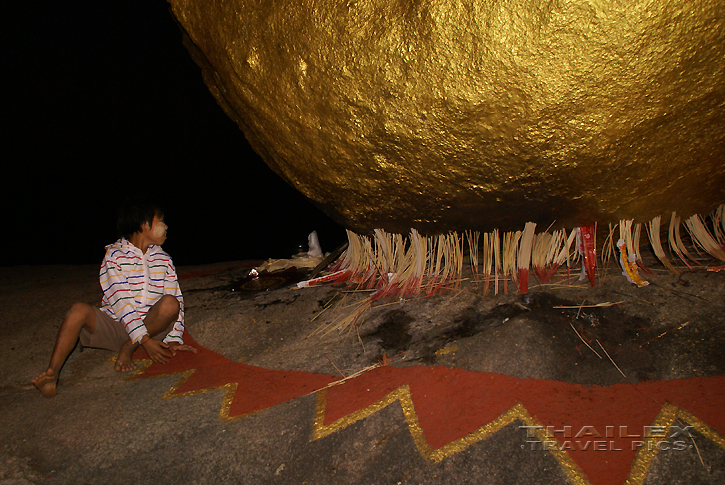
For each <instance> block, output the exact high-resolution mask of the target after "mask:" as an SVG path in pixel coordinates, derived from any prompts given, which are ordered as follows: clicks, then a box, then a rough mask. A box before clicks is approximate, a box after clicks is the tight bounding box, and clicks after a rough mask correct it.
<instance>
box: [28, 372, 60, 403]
mask: <svg viewBox="0 0 725 485" xmlns="http://www.w3.org/2000/svg"><path fill="white" fill-rule="evenodd" d="M32 382H33V385H34V386H35V387H37V388H38V390H39V391H40V393H41V394H43V396H45V397H53V396H55V395H56V394H57V391H56V389H55V387H56V384H57V383H58V376H57V375H56V374H55V372H54V371H53V369H48V370H47V371H45V372H43V373H42V374H40V375H39V376H38V377H36V378H35V379H33V381H32Z"/></svg>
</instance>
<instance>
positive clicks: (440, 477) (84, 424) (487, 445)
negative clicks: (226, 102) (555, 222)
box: [0, 257, 725, 485]
mask: <svg viewBox="0 0 725 485" xmlns="http://www.w3.org/2000/svg"><path fill="white" fill-rule="evenodd" d="M648 258H649V259H647V260H646V262H647V264H648V266H649V267H651V268H653V272H654V274H653V275H651V276H648V279H649V280H650V281H651V284H650V285H649V286H648V287H645V288H636V287H634V286H633V285H631V284H629V283H627V281H626V280H625V279H624V278H623V277H622V276H621V275H620V272H619V270H618V269H617V268H616V267H615V266H612V265H610V266H609V267H608V268H605V269H599V273H598V279H597V286H596V287H595V288H591V287H590V286H589V285H588V283H587V284H585V283H581V282H578V281H577V280H576V276H572V277H571V278H570V279H569V280H567V278H566V277H565V276H563V275H562V274H559V275H557V277H556V278H555V280H556V282H555V283H550V284H548V285H536V284H534V283H535V281H532V284H531V285H530V292H529V295H527V296H526V298H522V297H521V296H518V295H516V294H515V292H513V291H511V290H512V288H509V293H508V294H507V295H503V294H500V295H498V296H491V295H488V296H483V294H482V293H483V292H482V289H481V288H480V287H478V288H477V287H475V286H474V285H472V283H471V280H470V279H469V280H467V281H464V282H463V283H462V284H461V288H460V289H459V290H457V291H454V292H450V293H447V294H442V295H435V296H433V297H430V298H416V299H413V300H406V301H395V302H389V303H388V304H386V305H380V306H377V307H375V308H373V309H372V310H371V311H370V312H369V313H367V314H366V315H365V319H364V320H363V322H362V324H361V325H359V327H357V328H355V329H354V330H352V331H349V332H348V331H343V332H339V331H331V332H330V333H329V334H327V335H325V336H323V335H321V333H322V332H319V331H320V330H324V329H327V328H330V327H332V326H334V325H335V322H337V321H339V319H340V318H342V317H345V316H347V315H349V314H350V312H351V311H352V309H353V308H354V304H355V303H359V302H360V301H362V299H363V298H364V297H365V295H366V294H365V293H362V292H353V291H349V289H348V288H347V287H342V286H324V287H319V288H308V289H298V288H296V285H294V282H295V281H296V280H297V279H299V278H302V277H304V274H300V273H296V272H288V273H286V274H283V275H281V276H279V275H278V276H277V277H276V278H275V279H264V278H263V279H256V280H255V279H252V278H250V277H249V276H248V273H249V269H250V267H251V265H252V264H253V263H252V262H230V263H225V264H217V265H208V266H203V267H182V268H179V274H180V275H181V277H182V278H183V279H182V280H181V286H182V290H183V292H184V297H185V303H186V322H187V330H188V331H189V332H190V334H191V335H192V336H193V338H194V340H195V341H196V342H198V343H199V344H200V345H202V346H203V347H205V348H207V349H210V350H211V351H213V352H216V353H217V354H220V355H221V356H223V357H226V358H227V359H229V360H230V361H232V362H243V363H245V364H249V365H252V366H256V367H261V368H265V369H272V370H278V371H305V372H312V373H318V374H327V375H331V376H336V375H338V376H339V375H340V374H345V375H349V374H351V373H353V372H356V371H359V370H362V369H366V368H369V367H371V366H375V365H376V364H379V363H380V361H381V359H384V358H385V359H390V361H391V363H390V364H389V365H390V366H392V367H395V368H399V369H405V368H409V367H432V368H433V367H441V366H442V367H445V368H451V369H462V370H466V371H475V372H477V373H496V374H503V375H505V376H511V377H513V378H517V379H519V378H520V379H530V378H531V379H541V380H551V381H559V382H564V383H572V384H580V385H584V386H590V385H600V386H610V385H615V384H622V383H628V381H629V382H631V383H632V384H638V383H643V382H645V381H662V380H666V381H669V380H673V379H690V378H695V377H710V376H723V375H725V352H724V351H723V349H724V348H725V347H724V346H723V344H724V343H725V325H724V323H725V271H723V272H719V273H717V272H707V271H705V270H704V269H695V270H692V271H687V272H683V273H682V274H680V275H677V276H673V275H670V274H668V273H667V272H665V271H664V269H662V267H661V266H659V265H658V264H657V263H655V262H654V261H653V260H652V259H651V257H648ZM97 270H98V268H97V266H43V267H10V268H0V302H1V306H2V308H3V315H2V318H1V319H0V334H1V335H2V338H1V339H0V359H2V365H1V366H0V369H2V370H1V374H0V416H2V419H1V421H2V426H1V427H0V484H2V485H9V484H27V483H49V484H54V483H57V484H65V483H74V484H80V483H119V484H120V483H124V484H128V483H138V484H146V483H157V482H162V481H165V482H166V481H168V482H181V483H255V484H256V483H309V484H317V483H359V484H394V483H451V484H452V483H524V482H526V483H567V482H572V481H573V482H576V481H577V479H576V478H572V475H571V474H567V471H566V469H565V467H563V466H562V465H561V463H560V462H559V461H557V459H556V457H555V455H554V454H552V453H549V452H543V451H538V452H536V451H530V450H527V449H525V448H522V447H523V444H522V443H524V442H525V440H526V436H525V435H522V433H521V429H520V428H519V426H518V425H517V424H516V423H511V424H509V425H507V426H504V427H503V428H502V429H500V430H499V431H498V432H495V433H493V434H491V435H489V436H488V437H487V438H485V439H483V440H481V441H478V442H476V443H474V444H472V445H471V446H468V447H465V448H463V449H461V450H460V451H459V452H455V453H451V454H449V455H447V456H446V457H445V458H444V459H442V460H440V461H435V460H430V459H428V458H426V457H425V456H423V455H422V454H421V452H420V451H419V447H417V444H416V441H415V436H413V434H411V432H410V427H409V426H407V425H406V417H405V416H404V409H403V407H402V405H401V404H400V403H393V404H392V405H389V406H386V407H384V408H382V409H380V410H378V411H377V412H373V413H371V414H370V415H369V416H367V417H365V418H364V419H359V420H356V421H354V422H352V423H351V424H350V425H349V426H344V427H342V428H341V429H340V430H338V431H337V432H334V433H332V434H330V435H328V436H326V437H323V438H321V439H312V435H313V432H314V429H313V428H314V420H315V412H316V397H315V395H314V394H310V395H306V396H301V397H299V398H296V399H292V400H289V401H287V402H283V403H281V404H278V405H275V406H272V407H269V408H267V409H264V410H262V411H260V412H257V413H254V414H251V415H248V416H245V417H242V418H240V419H235V420H223V419H220V411H219V410H220V406H221V404H222V401H223V399H224V396H225V390H224V389H219V390H212V391H209V392H202V393H198V394H196V395H191V396H186V397H182V398H179V399H162V396H163V395H164V393H165V392H167V391H168V390H169V389H170V388H171V387H172V386H174V385H175V384H176V383H177V381H178V380H179V376H178V375H167V376H161V377H156V378H153V379H142V380H128V379H125V377H126V376H122V375H119V374H118V373H116V372H115V371H114V370H113V365H112V358H113V354H112V353H110V352H107V351H103V350H97V349H85V350H83V351H80V349H77V350H76V351H75V352H74V353H73V354H72V355H71V357H70V358H69V360H68V362H67V363H66V366H65V367H64V369H63V372H62V374H61V380H60V385H59V388H58V391H59V393H58V396H57V397H55V398H53V399H44V398H42V397H41V396H40V394H39V393H38V392H37V391H36V390H35V389H34V387H33V386H32V385H31V384H30V380H31V379H32V378H33V377H35V376H36V375H37V374H38V373H40V372H41V371H42V370H44V369H45V368H46V366H47V361H48V358H49V355H50V352H51V350H52V346H53V342H54V339H55V334H56V333H57V329H58V327H59V325H60V322H61V319H62V316H63V314H64V313H65V311H66V310H67V309H68V307H69V306H70V304H71V303H73V302H75V301H83V302H87V303H90V304H98V303H99V302H100V298H101V293H100V288H99V286H98V282H97ZM464 276H466V277H470V271H469V270H466V271H465V272H464ZM607 303H610V304H612V305H608V306H598V307H592V306H591V305H596V304H607ZM560 307H567V308H560ZM315 331H318V333H317V334H315V335H311V334H313V333H314V332H315ZM585 341H586V343H585ZM590 347H591V348H590ZM604 349H606V351H604ZM595 352H596V353H595ZM615 363H616V365H615ZM624 376H626V378H625V377H624ZM260 385H261V384H260ZM241 391H242V392H246V393H250V394H254V393H257V392H260V391H259V389H258V388H257V387H255V385H249V384H248V385H247V388H245V389H242V390H241ZM643 399H646V397H643ZM518 424H519V425H520V423H518ZM720 433H722V430H720ZM717 436H720V439H721V435H717ZM692 439H694V440H695V441H697V444H698V445H699V446H698V447H697V449H694V448H692V447H690V448H688V449H687V450H683V451H681V452H679V453H674V452H673V453H669V454H665V453H660V454H658V455H656V456H655V458H654V460H653V462H652V464H651V466H650V467H649V469H648V470H647V474H646V476H644V477H640V478H641V480H640V483H713V484H714V483H725V466H723V465H725V447H724V446H723V445H722V443H720V444H718V442H717V440H715V441H712V440H709V439H707V438H706V437H705V436H702V435H700V434H697V433H694V436H693V438H692ZM590 480H591V481H592V482H600V483H607V481H606V480H601V479H599V478H597V479H596V480H595V479H593V478H592V477H590Z"/></svg>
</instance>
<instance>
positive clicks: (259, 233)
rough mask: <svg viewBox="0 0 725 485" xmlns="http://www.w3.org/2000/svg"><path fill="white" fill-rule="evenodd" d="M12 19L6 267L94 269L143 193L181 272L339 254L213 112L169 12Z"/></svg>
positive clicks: (24, 10) (68, 11) (326, 226)
mask: <svg viewBox="0 0 725 485" xmlns="http://www.w3.org/2000/svg"><path fill="white" fill-rule="evenodd" d="M8 4H13V5H12V6H8ZM8 9H10V10H11V11H10V12H8V13H6V14H4V15H3V17H4V19H3V23H7V24H8V25H6V26H5V27H3V29H2V30H3V32H2V34H0V35H2V36H3V37H4V39H3V40H4V42H3V45H4V48H3V51H4V52H3V53H2V54H0V55H2V58H3V63H2V64H3V75H2V78H3V85H4V90H3V110H2V111H3V119H4V120H5V129H4V130H3V131H4V136H3V140H4V143H3V144H4V150H3V152H4V156H3V158H4V159H5V160H6V162H5V163H4V164H3V165H4V167H5V169H4V170H3V176H2V200H1V201H0V203H1V204H2V205H1V207H2V215H3V219H4V222H5V229H4V230H3V233H4V235H3V237H2V241H3V242H2V260H1V261H0V265H2V266H7V265H16V264H85V263H94V264H95V263H100V260H101V258H102V257H103V248H104V246H105V245H106V244H110V243H111V242H113V241H114V240H115V239H116V234H115V218H116V210H117V204H118V200H119V198H120V197H121V196H122V194H123V193H124V190H128V189H129V188H138V187H140V186H143V187H151V188H153V191H154V193H155V194H156V195H157V196H160V197H161V200H162V203H163V205H164V206H165V207H166V222H167V223H168V225H169V239H168V240H167V242H166V244H165V245H164V248H165V249H166V250H167V251H168V252H169V253H170V254H171V255H172V257H173V258H174V261H175V263H176V265H177V266H182V265H189V264H203V263H211V262H220V261H231V260H241V259H266V258H270V257H274V258H278V257H289V256H290V255H291V254H292V252H293V250H294V248H295V247H296V246H297V245H299V244H305V243H306V241H307V234H308V233H309V232H311V231H312V230H317V231H318V234H319V236H320V242H321V245H322V249H323V251H332V250H333V249H334V248H335V247H336V246H337V245H339V244H340V243H342V242H343V241H344V239H345V234H344V230H343V229H342V228H341V227H340V226H338V225H337V224H336V223H334V222H333V221H332V220H330V219H329V218H328V217H327V216H325V215H324V214H322V213H321V212H320V211H319V210H317V209H316V208H315V207H314V206H313V205H312V204H311V203H310V202H309V201H308V200H307V199H306V198H304V197H303V196H302V195H301V194H299V193H298V192H297V191H295V190H294V189H293V188H292V187H291V186H289V185H288V184H287V183H286V182H284V181H283V180H282V179H281V178H279V177H278V176H277V175H276V174H274V173H273V172H272V171H271V170H270V169H269V168H268V167H267V166H266V165H265V164H264V162H263V161H262V160H261V158H260V157H259V156H257V155H256V154H255V153H254V152H253V151H252V150H251V149H250V148H249V145H248V144H247V141H246V139H245V138H244V135H243V133H242V132H241V130H239V128H238V127H237V126H236V125H235V124H234V123H233V122H232V121H231V120H230V119H229V118H227V117H226V115H225V114H224V112H223V111H222V109H221V108H220V107H219V106H218V105H217V104H216V102H215V100H214V99H213V97H212V96H211V94H210V93H209V91H208V90H207V88H206V86H205V85H204V84H203V82H202V79H201V72H200V70H199V68H198V67H197V66H196V65H195V64H194V62H193V61H192V60H191V57H190V56H189V54H188V52H187V51H186V49H185V48H184V47H183V45H182V43H181V33H180V31H179V29H178V27H177V25H176V24H175V22H174V20H173V18H172V17H171V14H170V13H169V9H168V5H167V3H166V2H165V1H164V0H143V1H138V0H130V1H128V0H126V1H123V2H106V1H93V2H91V1H81V2H72V1H71V2H42V3H40V4H38V3H36V2H6V6H5V7H3V10H8ZM8 124H9V126H8Z"/></svg>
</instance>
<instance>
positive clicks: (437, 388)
mask: <svg viewBox="0 0 725 485" xmlns="http://www.w3.org/2000/svg"><path fill="white" fill-rule="evenodd" d="M185 341H186V342H187V343H190V344H191V345H194V346H195V347H197V348H198V349H199V352H198V353H197V354H194V353H187V352H181V353H180V354H178V355H177V357H175V358H174V359H172V360H171V361H170V362H169V363H168V364H165V365H159V364H152V365H150V366H149V367H148V368H146V369H145V370H144V371H143V373H140V374H138V375H135V376H133V377H132V379H142V378H147V377H153V376H158V375H165V374H172V373H181V372H185V371H189V370H191V369H196V370H195V371H194V372H193V373H192V374H191V376H190V377H189V378H188V379H187V380H185V381H184V382H183V383H181V384H180V385H179V387H178V388H176V389H174V390H173V392H172V394H178V395H183V394H186V393H194V392H198V391H202V390H204V389H210V388H218V387H221V386H227V387H228V388H230V387H231V386H230V384H233V383H236V384H237V386H238V387H237V391H239V392H236V393H235V394H234V396H233V397H232V398H231V402H230V403H229V407H228V417H229V418H234V417H238V416H243V415H247V414H250V413H254V412H257V411H261V410H264V409H267V408H270V407H272V406H275V405H277V404H280V403H283V402H286V401H289V400H291V399H295V398H297V397H301V396H304V395H307V394H309V393H311V392H315V391H317V390H319V389H322V388H323V387H325V386H326V385H327V384H329V383H331V382H333V381H335V380H337V379H338V377H336V376H332V375H325V374H314V373H309V372H298V371H277V370H269V369H263V368H259V367H254V366H250V365H246V364H242V363H239V362H231V361H229V360H228V359H226V358H225V357H222V356H220V355H219V354H216V353H215V352H213V351H210V350H208V349H205V348H203V347H201V346H199V345H198V344H196V343H195V342H194V341H193V339H191V337H190V336H189V335H188V334H187V335H186V336H185ZM135 357H136V358H145V357H146V355H145V353H144V352H143V350H142V349H140V350H139V352H137V355H135ZM404 385H408V386H409V389H410V400H411V401H412V403H413V407H414V410H415V414H416V416H417V419H418V423H419V425H420V428H421V430H422V431H423V434H424V436H425V440H426V442H427V444H428V446H429V447H430V448H431V450H433V451H435V450H436V449H439V448H441V447H443V446H445V445H447V444H449V443H452V442H455V441H457V440H460V439H462V438H465V437H466V436H469V435H470V434H471V433H474V432H476V431H477V430H479V429H480V428H481V427H483V426H485V425H487V424H488V423H490V422H492V421H494V420H495V419H497V418H498V417H500V416H501V415H502V414H504V413H506V412H507V411H508V410H510V409H511V408H512V407H514V406H515V405H517V404H519V403H520V404H521V405H523V407H524V408H525V409H526V410H527V411H528V414H529V416H530V417H531V418H532V419H533V420H534V421H535V422H536V423H537V424H540V425H542V426H544V427H547V426H551V427H552V428H551V429H552V430H553V431H554V433H553V436H554V437H555V438H556V440H557V446H558V447H559V448H563V449H564V450H565V451H566V452H567V453H568V454H569V456H571V458H572V459H573V461H574V462H575V463H576V464H577V465H578V466H579V468H580V469H581V470H582V472H583V474H584V475H585V476H586V478H587V479H588V480H589V481H590V482H591V483H601V484H622V483H624V482H625V481H626V480H627V477H628V476H629V475H630V472H631V470H632V464H633V461H634V459H635V455H636V454H637V451H638V450H639V449H640V447H641V443H642V442H643V441H644V436H645V435H646V433H647V430H648V428H647V427H648V426H651V425H653V424H654V423H655V420H656V417H657V416H658V414H659V413H660V412H661V411H662V409H663V406H665V404H670V405H672V406H675V407H677V408H679V409H681V410H683V411H686V412H687V413H689V414H690V415H693V416H694V417H695V418H697V420H698V422H699V423H701V424H703V425H704V426H706V428H707V429H708V430H710V431H714V432H716V433H717V434H719V437H718V438H719V439H722V438H721V437H722V436H723V435H725V413H722V409H724V408H725V377H702V378H692V379H680V380H672V381H654V382H644V383H640V384H637V386H636V387H635V386H634V385H632V384H617V385H613V386H607V387H601V386H595V385H593V386H584V385H579V384H570V383H564V382H558V381H549V380H539V379H517V378H513V377H509V376H506V375H501V374H493V373H485V372H471V371H465V370H461V369H451V368H445V367H407V368H397V367H392V366H384V367H378V368H376V369H374V370H372V371H370V372H367V373H365V374H363V375H361V376H359V377H356V378H354V379H350V380H348V381H347V382H345V383H344V384H342V385H337V386H332V387H329V388H328V389H327V391H326V408H325V410H324V422H323V423H322V424H323V425H324V426H327V425H330V424H332V423H335V422H336V421H338V420H340V419H344V418H345V417H346V416H349V415H350V414H352V413H355V412H357V411H360V410H363V409H365V408H366V407H368V406H371V405H373V404H374V403H376V402H377V401H380V400H381V399H383V398H385V397H386V396H387V395H388V394H389V393H391V392H393V391H395V390H396V389H398V388H400V387H401V386H404ZM676 424H679V423H676ZM686 424H693V423H686ZM673 429H675V428H673ZM666 431H667V434H666V435H663V438H664V439H666V440H667V439H672V440H680V441H683V440H684V441H687V442H688V443H689V438H687V437H686V435H683V436H679V437H675V438H670V435H671V434H672V432H673V430H671V429H668V430H666ZM675 431H676V429H675ZM662 433H665V431H664V430H663V431H662ZM524 436H525V434H524V433H523V432H522V437H524ZM532 440H533V438H532Z"/></svg>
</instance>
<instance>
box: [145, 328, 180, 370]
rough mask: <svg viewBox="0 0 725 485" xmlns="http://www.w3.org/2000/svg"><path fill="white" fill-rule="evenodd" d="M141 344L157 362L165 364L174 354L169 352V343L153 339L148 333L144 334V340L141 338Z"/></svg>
mask: <svg viewBox="0 0 725 485" xmlns="http://www.w3.org/2000/svg"><path fill="white" fill-rule="evenodd" d="M141 346H142V347H143V348H144V350H145V351H146V353H147V354H149V357H150V358H151V360H153V361H154V362H156V363H157V364H165V363H167V362H168V361H169V359H170V358H171V357H173V354H172V353H171V352H169V346H168V345H167V344H165V343H164V342H159V341H158V340H156V339H152V338H150V337H148V335H146V336H144V340H141Z"/></svg>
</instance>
